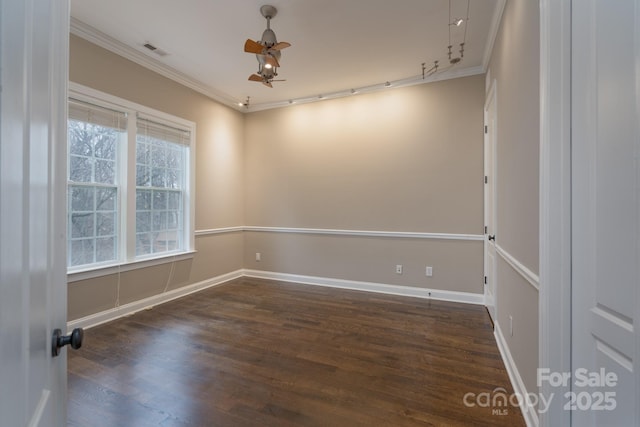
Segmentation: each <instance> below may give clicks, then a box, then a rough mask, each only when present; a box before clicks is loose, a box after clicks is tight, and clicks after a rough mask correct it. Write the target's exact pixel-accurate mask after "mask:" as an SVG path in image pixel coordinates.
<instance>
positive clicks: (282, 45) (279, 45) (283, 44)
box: [271, 42, 291, 50]
mask: <svg viewBox="0 0 640 427" xmlns="http://www.w3.org/2000/svg"><path fill="white" fill-rule="evenodd" d="M289 46H291V43H287V42H279V43H276V44H275V45H273V46H271V49H274V50H282V49H286V48H288V47H289Z"/></svg>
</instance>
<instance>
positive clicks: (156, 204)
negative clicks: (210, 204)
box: [136, 119, 189, 255]
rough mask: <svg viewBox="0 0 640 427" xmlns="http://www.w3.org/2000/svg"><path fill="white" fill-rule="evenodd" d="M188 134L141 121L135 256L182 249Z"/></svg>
mask: <svg viewBox="0 0 640 427" xmlns="http://www.w3.org/2000/svg"><path fill="white" fill-rule="evenodd" d="M188 143H189V134H188V133H187V132H184V131H180V130H178V129H172V128H170V127H168V126H165V125H162V124H160V123H154V122H152V121H149V120H144V119H138V133H137V137H136V255H148V254H152V253H161V252H167V251H173V250H176V249H179V248H181V247H182V239H181V236H182V234H183V233H182V222H183V221H182V216H183V201H184V198H185V197H184V191H183V190H184V183H183V181H184V175H185V174H184V166H185V150H186V147H187V146H188Z"/></svg>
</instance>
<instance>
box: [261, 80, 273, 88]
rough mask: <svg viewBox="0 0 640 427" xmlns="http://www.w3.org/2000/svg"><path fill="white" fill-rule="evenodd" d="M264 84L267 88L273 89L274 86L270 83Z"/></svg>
mask: <svg viewBox="0 0 640 427" xmlns="http://www.w3.org/2000/svg"><path fill="white" fill-rule="evenodd" d="M262 84H263V85H265V86H268V87H270V88H273V85H272V84H271V83H270V82H265V81H263V82H262Z"/></svg>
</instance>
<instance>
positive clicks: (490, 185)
mask: <svg viewBox="0 0 640 427" xmlns="http://www.w3.org/2000/svg"><path fill="white" fill-rule="evenodd" d="M496 122H497V109H496V81H495V80H494V81H493V82H492V83H491V87H490V88H489V93H488V94H487V99H486V101H485V106H484V174H485V176H484V224H485V229H484V237H485V240H484V277H485V281H484V301H485V305H486V307H487V310H488V311H489V315H490V316H491V319H492V321H494V322H495V321H496V282H497V279H496V262H497V260H496V230H495V226H496V197H495V195H496V129H497V128H496Z"/></svg>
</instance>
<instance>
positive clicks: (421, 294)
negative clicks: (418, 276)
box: [243, 269, 484, 305]
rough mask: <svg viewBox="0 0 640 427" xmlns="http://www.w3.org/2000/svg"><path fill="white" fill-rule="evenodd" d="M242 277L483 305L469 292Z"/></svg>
mask: <svg viewBox="0 0 640 427" xmlns="http://www.w3.org/2000/svg"><path fill="white" fill-rule="evenodd" d="M243 275H244V276H247V277H255V278H259V279H271V280H280V281H283V282H294V283H302V284H305V285H317V286H327V287H331V288H340V289H351V290H356V291H367V292H377V293H382V294H390V295H400V296H408V297H416V298H430V299H434V300H440V301H451V302H461V303H465V304H477V305H484V295H483V294H472V293H469V292H456V291H444V290H440V289H427V288H416V287H411V286H398V285H387V284H383V283H373V282H359V281H354V280H342V279H332V278H327V277H317V276H303V275H299V274H287V273H276V272H273V271H262V270H246V269H245V270H243Z"/></svg>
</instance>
